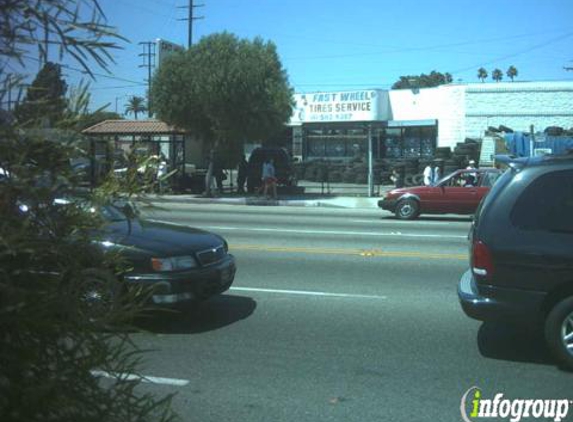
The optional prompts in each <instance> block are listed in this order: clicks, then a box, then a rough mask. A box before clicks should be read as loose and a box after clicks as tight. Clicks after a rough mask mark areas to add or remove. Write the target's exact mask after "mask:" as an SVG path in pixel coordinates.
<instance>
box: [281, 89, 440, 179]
mask: <svg viewBox="0 0 573 422" xmlns="http://www.w3.org/2000/svg"><path fill="white" fill-rule="evenodd" d="M294 99H295V107H294V112H293V116H292V118H291V121H290V126H291V128H292V152H293V156H294V157H295V158H296V159H298V161H300V162H301V163H303V164H301V167H305V163H306V164H307V166H306V168H307V169H308V168H309V167H308V163H312V162H316V161H320V162H322V163H327V165H328V166H329V168H330V170H329V172H328V173H329V178H330V181H331V182H350V183H366V182H368V180H369V178H371V177H372V178H374V179H375V180H374V183H375V184H380V183H381V182H385V181H386V180H385V179H387V177H388V175H389V173H390V170H391V168H392V167H395V166H398V167H409V168H406V171H407V172H417V171H418V167H419V166H420V164H421V163H420V161H424V162H425V161H429V160H431V159H432V157H434V155H435V152H436V142H437V135H438V124H437V120H435V119H420V120H404V121H395V120H393V119H392V110H391V106H390V100H389V93H388V91H385V90H378V89H371V90H359V91H343V92H323V93H318V92H317V93H310V94H295V96H294ZM414 167H415V169H414ZM370 171H372V173H370ZM310 173H312V171H306V174H305V170H304V169H303V170H301V173H300V174H299V178H304V179H309V178H312V174H310ZM380 179H382V180H380Z"/></svg>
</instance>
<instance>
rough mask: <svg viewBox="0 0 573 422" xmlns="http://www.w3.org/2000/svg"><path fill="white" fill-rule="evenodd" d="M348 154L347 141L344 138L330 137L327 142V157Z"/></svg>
mask: <svg viewBox="0 0 573 422" xmlns="http://www.w3.org/2000/svg"><path fill="white" fill-rule="evenodd" d="M344 156H346V142H345V140H344V139H340V138H334V139H328V140H327V142H326V157H344Z"/></svg>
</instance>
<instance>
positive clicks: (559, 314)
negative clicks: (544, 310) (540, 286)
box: [545, 297, 573, 370]
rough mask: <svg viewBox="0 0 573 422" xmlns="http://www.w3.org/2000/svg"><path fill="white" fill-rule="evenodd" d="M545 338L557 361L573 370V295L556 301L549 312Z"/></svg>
mask: <svg viewBox="0 0 573 422" xmlns="http://www.w3.org/2000/svg"><path fill="white" fill-rule="evenodd" d="M545 339H546V341H547V344H548V346H549V348H550V349H551V351H552V352H553V354H554V356H555V357H556V358H557V359H558V360H559V362H561V363H562V364H563V365H565V366H566V367H567V368H569V369H572V370H573V297H569V298H567V299H565V300H562V301H561V302H559V303H557V304H556V305H555V306H554V307H553V309H552V310H551V312H549V315H548V316H547V319H546V320H545Z"/></svg>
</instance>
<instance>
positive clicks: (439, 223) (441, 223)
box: [348, 218, 471, 227]
mask: <svg viewBox="0 0 573 422" xmlns="http://www.w3.org/2000/svg"><path fill="white" fill-rule="evenodd" d="M348 221H349V222H350V223H364V224H379V225H384V224H398V225H403V226H407V225H412V222H411V221H404V220H396V219H388V220H380V219H375V218H373V219H372V220H354V219H351V220H348ZM452 223H454V224H455V223H459V224H460V225H462V224H468V223H471V220H469V219H468V220H461V219H460V220H456V221H448V224H452ZM419 224H420V225H423V226H439V227H443V226H444V224H445V223H444V221H440V220H437V221H428V220H425V221H420V222H419Z"/></svg>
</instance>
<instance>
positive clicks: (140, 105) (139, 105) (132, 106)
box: [125, 95, 147, 120]
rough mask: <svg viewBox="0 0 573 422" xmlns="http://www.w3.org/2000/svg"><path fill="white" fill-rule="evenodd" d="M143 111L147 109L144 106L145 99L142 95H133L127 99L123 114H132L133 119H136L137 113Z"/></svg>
mask: <svg viewBox="0 0 573 422" xmlns="http://www.w3.org/2000/svg"><path fill="white" fill-rule="evenodd" d="M145 111H147V107H146V106H145V99H144V98H143V97H138V96H137V95H134V96H132V97H130V98H129V99H128V100H127V104H126V106H125V114H133V115H134V117H135V120H137V115H138V113H144V112H145Z"/></svg>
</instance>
